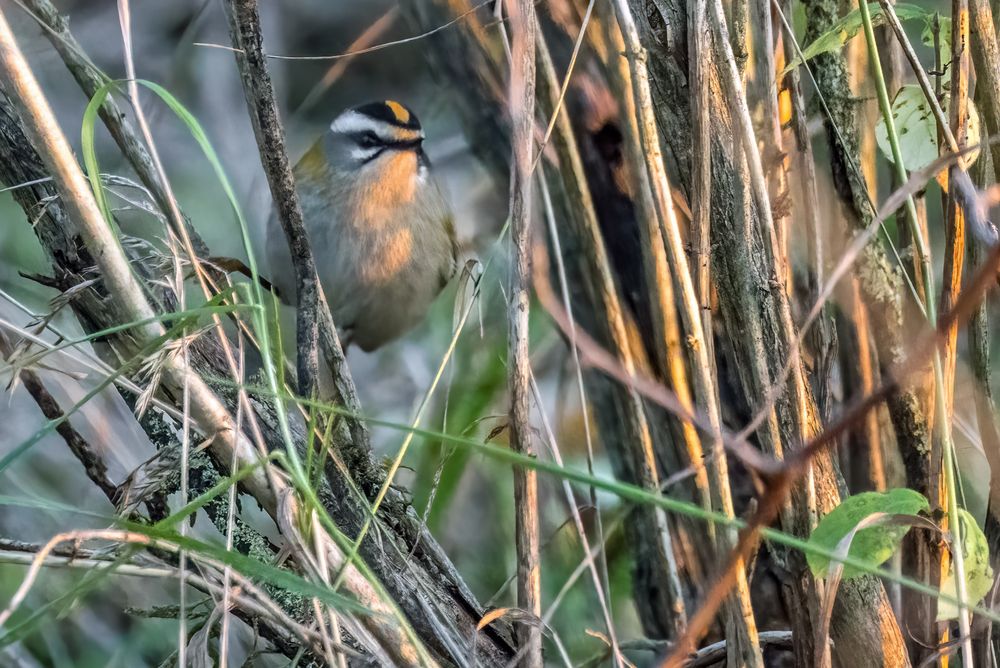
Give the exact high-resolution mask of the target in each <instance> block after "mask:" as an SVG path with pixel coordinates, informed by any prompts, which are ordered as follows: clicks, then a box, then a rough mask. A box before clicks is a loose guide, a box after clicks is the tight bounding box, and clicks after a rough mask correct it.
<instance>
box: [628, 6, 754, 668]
mask: <svg viewBox="0 0 1000 668" xmlns="http://www.w3.org/2000/svg"><path fill="white" fill-rule="evenodd" d="M615 10H616V14H617V17H618V25H619V27H620V28H621V33H622V38H623V40H624V43H625V57H626V58H627V60H628V63H629V78H630V93H631V97H632V100H633V111H634V114H635V122H636V124H637V126H638V128H637V129H638V133H637V135H636V137H635V139H637V140H638V144H636V142H629V146H630V147H631V148H630V149H629V150H628V153H629V154H630V155H629V158H630V159H631V161H632V163H633V167H634V169H635V170H636V173H637V174H644V175H645V182H646V186H647V187H648V189H649V192H650V193H651V194H652V198H653V204H654V212H655V218H653V217H649V218H648V219H647V220H645V221H641V225H644V226H645V227H646V228H647V230H648V231H647V239H648V242H649V243H665V244H666V250H667V252H668V254H669V256H670V263H671V269H672V272H673V280H675V281H676V282H677V287H678V292H679V296H680V299H679V301H678V306H679V309H680V312H681V318H682V320H683V322H684V327H685V329H686V331H687V333H688V337H689V338H688V340H689V342H690V343H689V345H690V351H689V354H690V361H691V366H692V376H693V380H694V389H695V397H696V401H697V404H698V407H699V408H700V409H701V410H702V411H703V412H704V413H705V414H707V415H708V419H709V420H710V421H711V423H712V426H713V429H714V433H713V434H710V435H709V437H710V438H712V439H713V446H712V460H711V464H709V466H708V469H709V471H708V478H709V485H710V488H711V491H712V503H713V506H715V509H716V510H718V511H720V512H722V513H724V514H726V515H729V516H732V515H733V502H732V496H731V492H730V489H729V479H728V466H727V462H726V455H725V452H724V451H723V449H722V443H721V439H720V437H719V435H720V433H721V418H720V414H719V406H718V390H717V388H716V386H715V377H714V375H713V374H712V364H711V362H710V361H709V359H708V350H707V347H706V345H705V332H704V331H703V330H702V319H701V313H700V308H699V303H698V299H697V297H696V295H695V290H694V283H693V281H692V279H691V273H690V270H689V268H688V262H687V256H686V255H685V253H684V245H683V242H682V239H681V234H680V227H679V225H678V223H677V217H676V215H675V212H674V208H673V200H672V197H671V195H670V182H669V180H668V178H667V172H666V168H665V165H664V162H663V156H662V154H661V151H660V138H659V130H658V129H657V126H656V119H655V117H654V116H653V100H652V93H651V91H650V87H649V86H650V84H649V74H648V71H647V69H646V51H645V49H644V48H643V46H642V44H641V42H640V39H639V31H638V28H637V26H636V24H635V20H634V18H633V17H632V11H631V9H630V8H629V6H628V3H627V2H625V0H615ZM717 538H718V540H717V542H716V545H717V549H718V551H719V554H722V553H725V552H726V551H728V550H730V549H732V546H733V544H734V542H735V537H734V536H732V535H730V534H729V532H726V531H719V532H718V536H717ZM727 608H728V619H727V633H728V634H729V635H730V637H731V639H732V642H731V643H730V644H729V646H728V650H727V651H728V655H729V660H730V662H739V663H740V664H742V665H758V666H762V665H763V657H762V655H761V651H760V646H759V643H758V642H757V625H756V621H755V620H754V616H753V609H752V607H751V605H750V589H749V585H748V583H747V580H746V574H745V571H744V570H743V568H742V567H740V569H739V573H738V574H737V577H736V584H735V589H734V592H733V595H732V597H731V598H730V599H729V603H728V606H727Z"/></svg>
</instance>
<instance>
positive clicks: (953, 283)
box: [925, 0, 989, 666]
mask: <svg viewBox="0 0 1000 668" xmlns="http://www.w3.org/2000/svg"><path fill="white" fill-rule="evenodd" d="M951 12H952V14H951V15H952V31H951V45H952V46H951V49H952V51H951V67H950V70H951V103H950V109H949V115H950V118H949V122H950V126H951V131H952V134H953V135H954V137H955V139H956V140H957V141H958V142H959V148H961V146H962V145H963V144H964V143H965V142H964V140H965V136H966V128H967V125H968V108H969V48H968V44H969V5H968V0H952V3H951ZM988 67H989V64H987V68H988ZM980 69H983V68H980ZM962 172H963V168H962V166H961V165H960V164H956V165H953V166H952V167H951V168H950V169H949V170H948V184H949V186H950V187H949V188H948V195H947V197H946V198H945V215H946V226H945V250H944V270H943V279H942V285H941V300H940V302H939V311H938V312H941V313H947V312H949V311H950V310H951V309H952V307H953V306H954V304H955V302H956V301H957V300H958V295H959V293H960V292H961V290H962V268H963V266H964V264H965V212H964V210H963V208H962V207H961V206H960V204H959V198H958V191H959V186H958V184H957V183H956V180H957V179H958V178H959V175H960V174H961V173H962ZM925 238H926V237H925ZM933 298H934V297H933V296H932V295H928V296H927V299H928V300H930V299H933ZM932 324H936V323H932ZM941 348H942V350H941V362H940V364H941V372H942V375H943V378H940V377H939V379H938V381H939V382H943V384H944V387H943V388H940V390H939V392H938V397H939V398H938V400H940V396H941V393H942V392H943V394H944V402H945V406H944V410H940V409H939V410H938V411H937V415H939V416H941V417H942V418H943V419H944V420H945V424H941V425H940V426H939V429H940V430H941V432H942V433H944V434H945V435H946V436H947V432H948V431H950V430H951V425H952V422H953V420H954V415H955V412H954V400H955V366H956V364H957V362H958V323H954V324H953V325H952V326H950V327H949V328H948V331H947V333H946V335H945V341H944V345H943V346H942V347H941ZM942 440H943V449H944V450H945V451H944V452H943V453H942V454H943V457H942V468H944V467H948V469H954V470H948V469H945V470H944V475H942V479H943V481H944V484H943V486H942V487H943V488H942V500H943V501H944V503H943V504H942V505H944V507H945V508H947V509H948V513H949V517H948V521H947V527H948V529H950V531H951V532H952V534H953V535H954V536H955V537H956V539H957V541H958V542H959V544H958V546H957V549H956V547H955V546H953V547H952V549H951V552H950V554H951V561H954V566H953V567H951V566H950V565H949V563H948V561H949V560H948V559H942V560H941V579H942V581H943V580H944V579H945V578H946V577H947V576H948V570H954V571H955V573H956V578H959V579H960V580H956V585H957V587H956V591H957V593H958V597H959V599H960V600H961V601H963V602H964V601H966V600H967V598H966V592H965V582H964V577H965V572H964V559H963V557H962V552H963V550H964V549H965V548H964V545H963V543H962V536H963V535H964V531H965V530H964V529H963V528H962V527H961V525H960V520H959V518H958V517H955V516H953V514H954V511H955V510H956V509H957V508H958V500H957V499H955V498H951V497H953V496H954V495H955V494H956V486H955V484H954V482H953V478H954V477H956V476H958V470H957V461H955V457H954V441H953V440H952V439H951V437H950V436H947V437H946V438H944V439H942ZM958 626H959V638H960V642H961V647H962V664H963V665H969V666H971V665H973V654H972V638H971V623H970V619H969V614H968V612H967V611H965V610H959V615H958Z"/></svg>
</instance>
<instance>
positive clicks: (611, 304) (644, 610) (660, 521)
mask: <svg viewBox="0 0 1000 668" xmlns="http://www.w3.org/2000/svg"><path fill="white" fill-rule="evenodd" d="M539 44H540V45H541V44H542V42H539ZM545 69H548V68H545ZM546 79H547V77H540V78H539V91H540V92H541V93H542V95H541V102H542V113H543V114H547V115H551V114H553V113H555V110H556V105H557V101H558V90H557V87H556V86H555V85H554V81H555V78H554V73H553V77H552V83H551V84H546ZM552 145H553V147H554V148H555V150H556V154H557V156H558V158H559V165H560V170H559V176H560V177H561V179H562V186H563V189H564V190H565V194H566V199H567V201H568V204H569V206H570V209H571V211H572V215H571V216H570V217H569V218H570V222H571V223H572V225H573V227H572V228H571V229H572V231H573V233H574V235H575V237H576V240H577V243H579V244H580V245H581V246H582V249H581V253H580V255H581V260H582V262H583V263H584V270H583V271H582V272H581V273H582V278H583V280H585V281H588V282H589V283H590V285H589V286H588V290H587V292H588V293H590V294H591V295H592V296H593V298H594V310H595V320H596V322H597V324H598V325H599V327H601V328H602V329H605V330H606V331H605V332H604V335H605V337H606V338H607V339H608V345H609V348H610V350H612V351H613V352H614V354H615V357H616V359H618V360H619V361H620V363H621V365H622V368H624V369H625V370H626V372H627V373H628V374H629V375H630V376H631V375H633V374H635V373H636V370H637V364H638V362H637V359H638V356H639V354H640V353H639V352H637V351H636V350H634V349H633V345H634V343H633V339H632V338H631V337H630V336H629V332H628V327H627V324H626V314H625V310H624V306H623V305H622V303H621V301H620V299H619V296H618V290H617V287H616V285H615V279H614V276H613V274H612V269H611V262H610V258H609V257H608V253H607V249H606V248H605V246H604V241H603V238H602V237H601V231H600V224H599V221H598V218H597V213H596V210H595V208H594V202H593V198H592V196H591V192H590V188H589V186H588V183H587V178H586V173H585V169H584V164H583V161H582V158H581V156H580V153H579V150H578V147H577V144H576V139H575V137H574V135H573V129H572V127H571V124H570V122H569V116H568V113H567V111H566V109H565V108H562V109H560V110H559V112H558V115H557V117H556V125H555V128H554V132H553V135H552ZM618 391H619V392H620V393H621V395H622V396H621V397H620V398H616V400H617V402H618V403H620V405H621V410H622V412H623V413H624V416H623V417H624V420H623V422H624V427H625V428H624V429H623V430H622V431H623V432H624V433H625V435H626V437H625V439H624V440H625V443H623V447H622V450H623V452H622V453H621V455H622V458H623V459H628V460H629V461H628V464H627V466H628V469H629V471H628V473H630V474H632V476H633V478H634V482H636V483H637V484H639V485H641V486H642V487H644V488H645V489H647V490H649V491H651V492H654V493H659V492H660V481H659V473H658V467H657V458H656V453H655V450H654V442H653V437H652V429H651V426H650V424H649V421H648V419H647V416H646V409H645V407H644V405H643V400H642V398H641V396H640V395H639V393H638V392H637V391H636V390H635V388H633V387H630V386H628V385H627V384H626V386H625V387H622V388H621V389H620V390H618ZM600 417H601V416H600V415H598V418H600ZM634 513H635V514H636V523H637V525H638V526H639V527H641V529H642V530H641V531H636V532H635V534H634V535H635V536H636V538H637V539H638V541H640V543H639V544H638V545H636V546H635V554H636V555H637V557H636V558H637V559H638V560H641V561H642V562H643V563H642V566H644V568H645V570H644V571H643V572H645V573H648V574H649V575H650V582H642V584H645V585H647V586H648V587H649V589H652V590H655V591H643V592H639V591H637V592H636V597H637V600H639V601H640V606H639V607H640V616H641V617H642V621H643V625H644V627H646V628H647V629H648V632H650V633H653V632H656V633H663V634H669V633H676V632H677V631H679V630H680V629H682V628H683V627H684V626H685V625H686V623H687V611H686V608H685V604H684V597H683V590H682V586H681V582H680V577H679V573H678V566H677V561H676V558H675V556H674V546H673V539H672V537H671V534H670V523H669V521H668V519H667V516H666V514H665V513H664V512H663V510H662V509H661V508H638V507H637V508H635V510H634ZM638 579H639V580H640V582H641V581H642V577H641V576H640V577H639V578H638ZM643 598H645V600H642V599H643Z"/></svg>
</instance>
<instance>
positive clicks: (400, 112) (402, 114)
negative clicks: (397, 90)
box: [385, 100, 410, 125]
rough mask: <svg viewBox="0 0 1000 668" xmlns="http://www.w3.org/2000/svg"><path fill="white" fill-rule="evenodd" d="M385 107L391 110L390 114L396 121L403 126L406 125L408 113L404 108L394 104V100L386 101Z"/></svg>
mask: <svg viewBox="0 0 1000 668" xmlns="http://www.w3.org/2000/svg"><path fill="white" fill-rule="evenodd" d="M385 106H387V107H389V109H391V110H392V113H393V115H394V116H395V117H396V120H397V121H399V122H400V123H402V124H403V125H406V124H407V123H409V122H410V111H409V110H408V109H407V108H406V107H404V106H403V105H401V104H400V103H399V102H396V101H395V100H386V101H385Z"/></svg>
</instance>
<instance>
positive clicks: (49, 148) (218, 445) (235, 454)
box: [0, 11, 427, 665]
mask: <svg viewBox="0 0 1000 668" xmlns="http://www.w3.org/2000/svg"><path fill="white" fill-rule="evenodd" d="M0 83H2V84H3V86H4V87H5V88H6V89H7V91H8V92H9V93H10V94H11V96H12V98H13V100H14V103H15V106H16V107H17V109H18V112H19V114H20V116H21V120H22V121H23V123H24V126H25V129H26V131H27V135H28V138H29V140H30V141H31V142H32V144H33V145H34V146H35V148H36V149H37V150H38V153H39V154H40V156H41V158H42V160H43V162H44V163H45V166H46V167H47V169H48V170H49V171H50V173H51V174H52V177H53V180H54V182H55V184H56V187H57V189H58V191H59V194H60V200H61V202H62V205H63V206H64V207H65V208H66V211H67V212H68V213H69V216H70V218H71V219H72V220H73V221H74V223H76V225H77V226H78V228H79V233H80V235H81V237H82V239H83V241H84V243H85V244H86V246H87V247H88V249H89V250H90V252H91V253H92V255H93V256H94V258H95V259H96V262H97V266H98V269H99V270H100V273H101V277H102V279H103V282H104V284H105V286H106V288H107V289H108V291H109V292H110V293H111V294H112V295H113V296H114V301H115V304H116V305H117V308H118V310H119V314H118V315H119V318H120V319H121V320H123V321H124V320H127V321H144V320H145V321H149V322H148V324H146V325H142V326H137V327H136V328H134V329H133V330H132V331H133V333H134V335H135V336H136V338H137V339H139V340H140V341H147V342H148V341H150V340H153V339H155V338H157V337H159V336H162V335H163V333H164V330H163V327H162V325H160V324H159V323H156V322H155V321H154V320H153V318H154V316H155V313H154V311H153V309H152V307H151V306H150V305H149V303H148V301H147V300H146V297H145V293H144V291H143V289H142V286H141V285H140V284H139V281H138V279H137V278H136V277H135V275H134V274H133V273H132V269H131V267H130V266H129V263H128V261H127V260H126V258H125V257H124V254H123V253H122V249H121V247H120V245H119V243H118V240H117V238H116V237H115V235H114V232H113V231H112V229H111V228H110V226H109V225H108V224H107V222H106V221H105V220H104V218H103V215H102V214H101V211H100V209H99V208H98V206H97V202H96V201H95V200H94V195H93V193H92V192H91V191H90V186H89V183H88V181H87V179H86V178H85V177H84V175H83V172H82V171H81V170H80V167H79V165H77V163H76V160H75V158H74V156H73V152H72V149H71V148H70V146H69V144H68V142H67V141H66V138H65V137H64V136H63V134H62V131H61V129H60V128H59V125H58V123H57V121H56V119H55V117H54V115H53V114H52V110H51V109H50V108H49V105H48V102H47V100H46V98H45V96H44V94H43V92H42V90H41V88H40V87H39V86H38V82H37V81H36V80H35V78H34V75H33V73H32V72H31V69H30V67H29V66H28V63H27V62H26V61H25V59H24V56H23V55H22V54H21V51H20V49H19V48H18V47H17V44H16V42H15V40H14V35H13V33H12V31H11V29H10V26H9V24H8V23H7V20H6V17H5V16H4V13H3V12H2V11H0ZM162 377H163V383H164V386H165V387H166V388H167V389H168V390H169V391H170V392H172V393H173V394H174V395H175V396H181V394H182V391H183V389H184V388H185V387H186V389H187V391H188V393H189V401H190V410H191V417H192V420H193V422H194V423H195V425H197V427H198V429H199V431H201V432H202V434H204V435H205V436H206V437H208V438H209V443H210V445H209V448H210V449H211V450H213V451H214V452H215V454H216V457H217V459H218V460H219V461H223V462H228V461H233V462H234V463H235V466H236V467H237V468H238V469H243V468H253V472H252V473H250V474H248V475H247V476H246V477H245V478H243V481H242V484H243V486H244V489H246V490H247V491H248V492H249V493H251V494H252V495H253V496H254V497H255V498H256V499H257V501H258V502H259V503H260V504H261V506H262V507H263V508H264V509H265V510H266V511H267V512H268V513H269V514H270V515H271V516H272V517H274V518H275V520H276V521H279V520H281V517H280V512H281V511H279V504H278V499H279V498H280V497H281V496H282V495H290V494H292V490H291V487H290V486H289V485H288V483H287V481H285V480H284V478H281V477H275V478H273V479H272V480H269V479H268V476H267V475H265V473H264V472H263V471H262V470H261V469H260V467H255V466H254V465H255V464H256V463H257V462H258V453H257V452H256V450H255V449H254V448H253V447H252V445H251V444H250V443H249V441H248V440H247V439H246V438H245V437H244V436H243V434H242V433H239V432H238V431H236V430H235V428H234V424H233V419H232V416H230V415H229V413H228V411H227V410H226V409H225V407H224V406H223V404H222V402H221V401H220V400H219V398H218V397H217V396H216V395H215V394H214V393H213V391H212V390H211V389H210V388H209V387H208V385H207V384H206V383H205V382H204V381H203V380H202V379H201V378H200V377H199V376H198V375H197V374H195V373H194V372H193V371H192V370H191V369H190V368H188V367H186V366H185V365H184V364H183V363H182V360H181V359H180V358H179V357H175V356H167V357H166V358H165V361H164V363H163V376H162ZM272 484H273V485H274V486H273V487H272ZM285 505H286V506H287V507H288V509H289V510H288V512H290V513H292V517H294V513H296V512H297V511H296V510H295V508H294V504H292V503H289V504H285ZM280 523H281V522H280V521H279V524H280ZM324 543H325V545H326V547H327V549H328V551H329V558H330V561H331V565H332V566H333V567H339V566H346V567H347V568H348V570H349V571H350V574H349V576H348V577H347V578H346V582H347V587H346V588H347V589H348V591H349V592H350V593H351V594H352V595H353V596H354V597H356V599H357V600H358V601H359V602H360V603H362V604H363V605H365V606H366V607H369V608H371V609H373V610H378V611H380V613H379V614H375V615H371V616H367V615H366V616H365V617H364V619H363V623H364V625H365V628H366V629H367V631H369V632H370V633H371V636H372V638H374V639H375V641H376V643H377V646H376V647H373V648H372V649H373V651H374V652H375V653H376V654H383V653H384V654H385V655H387V656H390V657H392V658H393V660H395V661H398V662H400V663H402V664H404V665H417V664H418V663H419V662H420V660H421V659H422V658H423V657H426V656H427V653H426V650H425V649H423V648H422V646H420V645H419V644H418V641H416V639H415V638H414V637H413V635H412V633H410V632H409V631H408V629H406V628H405V627H404V626H402V625H400V624H398V623H397V622H396V614H395V612H394V609H395V608H394V605H393V604H392V602H391V601H385V600H384V599H383V598H382V597H381V596H380V595H379V593H378V592H377V591H376V590H375V589H374V588H373V586H372V585H371V583H369V582H367V581H366V580H365V579H364V577H362V576H361V574H360V573H359V572H358V571H357V570H356V569H355V568H354V567H353V566H352V565H349V564H345V563H344V558H343V553H342V552H341V551H340V550H339V548H337V547H336V543H334V541H333V540H332V539H330V538H329V537H325V538H324Z"/></svg>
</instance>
